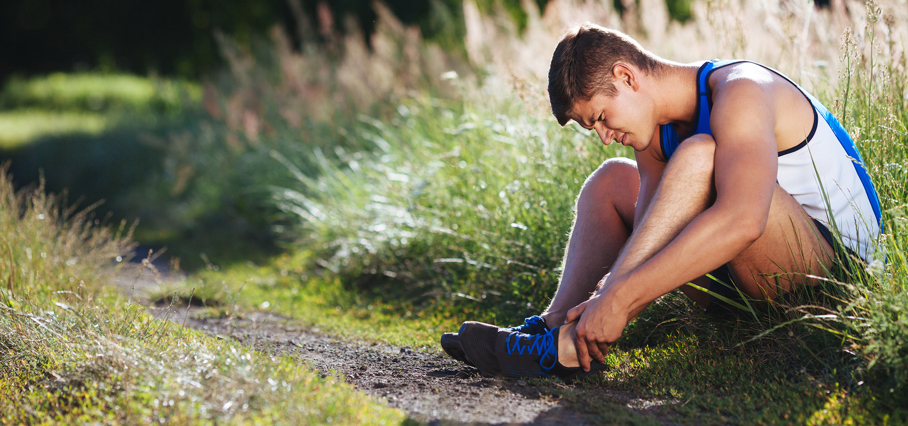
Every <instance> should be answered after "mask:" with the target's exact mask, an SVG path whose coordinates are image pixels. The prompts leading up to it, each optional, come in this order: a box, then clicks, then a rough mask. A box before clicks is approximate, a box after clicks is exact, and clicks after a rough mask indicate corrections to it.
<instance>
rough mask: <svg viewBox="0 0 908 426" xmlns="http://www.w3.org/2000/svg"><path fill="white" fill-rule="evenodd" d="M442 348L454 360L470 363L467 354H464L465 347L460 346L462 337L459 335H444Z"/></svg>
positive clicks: (442, 336)
mask: <svg viewBox="0 0 908 426" xmlns="http://www.w3.org/2000/svg"><path fill="white" fill-rule="evenodd" d="M441 348H442V349H443V350H444V351H445V353H446V354H448V355H449V356H450V357H451V358H454V359H456V360H458V361H460V362H469V361H467V357H466V354H464V352H463V347H462V346H461V345H460V335H458V334H457V333H444V334H442V335H441Z"/></svg>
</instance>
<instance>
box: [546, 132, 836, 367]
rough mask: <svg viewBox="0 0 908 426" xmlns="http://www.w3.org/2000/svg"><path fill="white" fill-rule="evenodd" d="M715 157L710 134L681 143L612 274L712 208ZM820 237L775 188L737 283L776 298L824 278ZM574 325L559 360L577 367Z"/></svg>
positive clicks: (738, 268) (736, 265)
mask: <svg viewBox="0 0 908 426" xmlns="http://www.w3.org/2000/svg"><path fill="white" fill-rule="evenodd" d="M714 154H715V141H714V140H713V139H712V137H709V136H704V135H699V136H696V137H693V138H690V139H688V140H686V141H685V142H684V143H683V144H681V146H680V147H679V149H678V151H677V152H675V154H674V156H673V157H672V160H671V161H670V162H669V164H668V166H667V167H666V169H665V173H664V175H663V178H662V181H661V182H660V185H659V189H658V190H657V191H656V194H655V196H654V197H653V201H652V204H650V207H649V209H648V210H647V213H646V215H645V216H644V218H643V220H642V222H641V223H640V225H639V226H638V228H637V229H635V230H634V233H633V235H632V236H631V237H630V240H629V241H628V243H627V246H626V247H625V249H624V250H623V251H622V253H621V256H620V257H619V258H618V260H617V261H616V264H615V268H614V270H612V272H611V273H612V274H627V273H630V272H631V271H633V270H634V269H636V268H637V267H638V266H640V265H641V264H642V263H644V262H646V260H648V259H650V258H651V257H652V256H654V255H655V254H656V253H657V252H658V251H659V250H661V249H662V248H663V247H665V246H666V245H667V244H668V243H669V242H670V241H671V240H672V239H673V238H675V237H676V236H677V235H678V234H679V233H680V232H681V231H682V230H683V229H684V228H685V227H686V226H687V225H688V224H689V223H690V222H691V221H692V220H693V219H694V218H696V217H697V215H699V214H700V213H702V212H703V211H704V210H705V209H706V208H707V207H708V206H709V205H711V204H712V202H713V201H714V198H715V196H714V192H715V189H714V182H713V168H714V167H713V161H714ZM818 235H819V233H818V232H817V230H816V227H815V226H814V224H813V222H812V221H811V220H810V219H809V218H808V216H807V214H806V213H805V212H804V209H803V208H802V207H801V206H800V205H799V204H798V203H797V202H796V201H795V200H794V198H792V197H791V195H789V194H788V193H787V192H785V190H783V189H782V188H781V187H779V186H778V185H776V189H775V192H774V194H773V199H772V204H771V205H770V212H769V218H768V221H767V225H766V228H765V230H764V232H763V234H762V235H761V236H760V237H759V238H757V240H756V241H755V242H754V243H753V244H752V245H751V246H750V247H748V248H747V249H746V250H744V251H743V252H742V253H741V254H739V255H738V256H737V257H735V259H733V260H732V261H731V262H730V266H731V269H732V274H733V276H734V278H735V281H736V283H737V284H738V285H739V286H740V287H741V288H742V290H743V291H745V292H746V293H747V294H748V295H750V296H751V297H755V298H769V299H771V298H774V297H776V296H777V295H778V294H779V292H780V291H781V292H784V291H789V290H791V289H792V288H793V287H794V286H796V285H800V284H802V283H804V282H807V280H804V279H803V277H804V275H805V274H814V275H821V274H822V271H823V267H824V266H825V267H829V266H830V265H831V262H832V260H831V259H832V254H833V250H832V247H830V246H829V244H828V243H827V242H826V241H825V239H823V238H822V237H818ZM777 277H780V279H778V280H777V279H776V278H777ZM777 283H778V286H777ZM574 326H575V324H574V323H572V324H569V325H566V326H565V327H563V328H562V329H561V334H560V336H559V361H560V362H561V363H562V364H563V365H565V366H575V365H577V362H576V348H574V347H573V342H574V341H576V333H575V330H574ZM562 352H563V355H564V359H562Z"/></svg>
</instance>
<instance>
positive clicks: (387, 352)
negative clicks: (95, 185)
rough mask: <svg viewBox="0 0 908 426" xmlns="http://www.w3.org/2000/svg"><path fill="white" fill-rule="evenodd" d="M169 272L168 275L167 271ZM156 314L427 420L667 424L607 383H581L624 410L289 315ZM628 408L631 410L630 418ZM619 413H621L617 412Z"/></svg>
mask: <svg viewBox="0 0 908 426" xmlns="http://www.w3.org/2000/svg"><path fill="white" fill-rule="evenodd" d="M118 276H119V278H118V280H117V284H118V286H119V287H120V288H121V289H123V290H124V291H125V292H126V293H127V294H130V295H133V296H138V295H141V294H148V293H149V292H151V291H154V290H155V289H156V288H158V287H159V286H160V285H161V275H160V274H157V276H156V274H154V273H152V271H151V270H148V269H144V270H143V269H140V267H138V266H137V267H135V268H125V271H121V273H120V274H118ZM170 279H173V278H170ZM149 310H150V311H151V312H152V314H153V315H155V316H156V317H158V318H162V319H167V320H170V321H174V322H176V323H179V324H183V325H185V326H186V327H190V328H193V329H197V330H202V331H204V332H206V333H209V334H212V335H216V336H221V337H224V338H232V339H236V340H237V341H239V342H242V343H243V344H246V345H249V346H250V347H253V348H255V349H256V350H259V351H263V352H266V353H274V354H280V355H288V356H291V357H294V358H296V359H299V360H300V362H302V363H305V364H307V365H308V366H309V367H310V368H312V369H314V370H317V371H321V372H322V374H323V376H324V375H327V374H339V375H340V376H342V377H344V378H345V380H346V381H347V382H349V383H352V384H353V385H354V386H355V387H356V388H357V389H360V390H362V391H364V392H366V393H368V394H370V395H373V396H375V397H378V398H380V399H381V400H383V401H384V402H386V403H387V404H388V405H390V406H392V407H396V408H400V409H401V410H404V411H405V412H406V413H407V414H408V415H409V416H410V417H411V418H412V419H413V420H416V421H418V422H421V423H428V424H554V425H584V424H602V423H609V424H613V423H616V422H626V421H627V420H630V419H631V418H633V419H635V420H637V421H640V420H643V422H644V423H657V424H660V423H661V424H671V423H672V422H671V421H669V420H668V419H667V418H664V417H663V416H661V415H660V414H661V413H664V411H663V410H659V407H660V406H662V405H664V402H663V401H653V400H643V399H639V398H635V397H634V396H632V395H627V394H625V393H622V392H617V391H610V390H607V389H598V388H597V389H584V390H583V392H587V393H591V394H592V395H590V396H592V398H584V400H586V401H590V400H592V401H604V402H605V401H607V402H609V406H611V407H618V408H620V410H619V411H622V412H624V413H623V414H620V413H615V414H619V416H618V417H612V416H611V415H609V414H608V413H602V412H601V411H602V410H601V408H600V409H597V407H587V406H583V405H586V404H578V403H572V402H570V401H565V400H564V399H561V398H558V395H561V394H562V393H563V392H564V391H568V390H570V387H569V386H568V385H564V384H561V383H552V382H549V383H546V384H544V385H541V386H539V385H533V384H529V383H527V382H526V381H524V380H512V379H501V378H491V377H483V376H482V375H481V374H480V372H479V371H478V370H477V369H475V368H473V367H470V366H467V365H465V364H463V363H460V362H458V361H455V360H453V359H450V358H448V357H446V356H442V355H437V354H432V353H426V352H423V351H416V350H412V349H411V348H405V347H394V346H389V345H385V344H380V343H375V342H371V343H370V342H364V341H356V340H349V339H347V340H345V339H338V338H335V337H332V336H328V335H326V334H323V333H321V332H320V331H319V329H318V328H312V327H305V326H303V325H301V324H299V323H298V322H296V321H294V320H293V319H292V318H288V317H284V316H280V315H276V314H270V313H262V312H246V313H242V314H239V315H233V316H231V317H230V318H206V317H204V312H205V310H204V309H202V308H197V307H186V306H182V307H177V306H154V305H152V306H149ZM628 415H630V418H628ZM619 419H623V421H622V420H619Z"/></svg>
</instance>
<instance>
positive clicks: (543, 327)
mask: <svg viewBox="0 0 908 426" xmlns="http://www.w3.org/2000/svg"><path fill="white" fill-rule="evenodd" d="M502 330H507V331H516V332H518V333H523V334H542V333H545V332H546V331H549V326H548V325H547V324H546V323H545V320H544V319H542V317H541V316H539V315H533V316H531V317H529V318H527V319H525V320H523V325H515V326H513V327H508V328H502Z"/></svg>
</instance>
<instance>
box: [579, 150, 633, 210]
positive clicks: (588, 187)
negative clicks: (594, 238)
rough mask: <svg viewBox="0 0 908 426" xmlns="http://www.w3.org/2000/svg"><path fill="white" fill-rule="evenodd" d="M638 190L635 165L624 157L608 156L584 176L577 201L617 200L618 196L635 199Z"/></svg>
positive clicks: (600, 201) (598, 201)
mask: <svg viewBox="0 0 908 426" xmlns="http://www.w3.org/2000/svg"><path fill="white" fill-rule="evenodd" d="M639 190H640V174H639V172H638V171H637V165H636V164H635V163H634V162H633V161H631V160H628V159H626V158H610V159H608V160H606V161H605V162H603V163H602V164H601V165H600V166H599V168H597V169H596V171H594V172H593V173H592V174H590V175H589V177H587V178H586V182H584V183H583V189H581V190H580V196H579V197H578V200H577V203H578V205H579V204H581V203H587V202H592V203H597V204H598V203H602V202H604V201H606V200H612V201H615V202H617V201H618V199H619V198H627V197H633V199H634V200H636V199H637V193H638V192H639Z"/></svg>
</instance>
